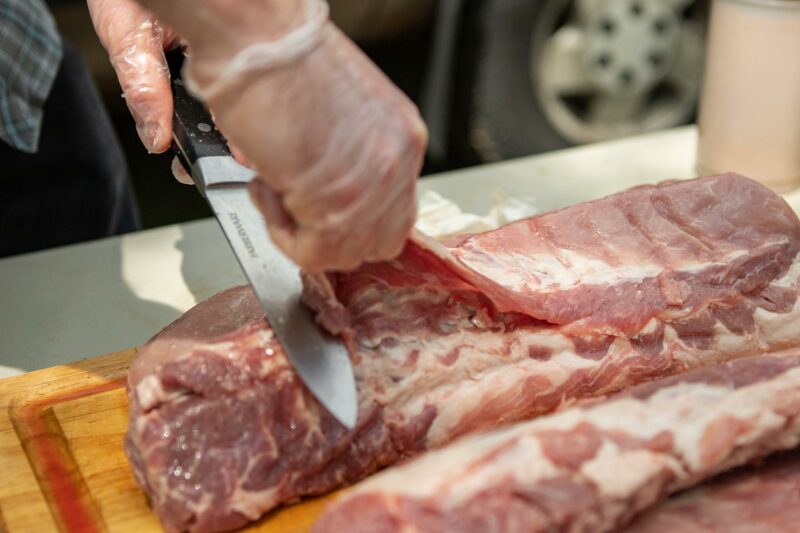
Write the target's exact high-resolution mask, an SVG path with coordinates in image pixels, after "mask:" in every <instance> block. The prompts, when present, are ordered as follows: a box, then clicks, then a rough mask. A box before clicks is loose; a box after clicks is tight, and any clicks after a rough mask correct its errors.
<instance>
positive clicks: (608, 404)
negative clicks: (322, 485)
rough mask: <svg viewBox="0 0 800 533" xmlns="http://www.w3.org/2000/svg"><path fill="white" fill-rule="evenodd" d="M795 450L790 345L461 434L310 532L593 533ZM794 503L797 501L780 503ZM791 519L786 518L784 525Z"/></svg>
mask: <svg viewBox="0 0 800 533" xmlns="http://www.w3.org/2000/svg"><path fill="white" fill-rule="evenodd" d="M798 444H800V350H797V349H795V350H792V351H790V352H786V353H782V354H775V355H761V356H757V357H750V358H744V359H739V360H737V361H733V362H728V363H725V364H723V365H721V366H719V367H716V368H709V369H697V370H694V371H692V372H689V373H687V374H684V375H681V376H677V377H675V378H668V379H664V380H659V381H655V382H651V383H649V384H646V385H644V386H643V387H640V388H634V389H633V390H632V391H630V392H629V393H622V394H621V395H620V396H617V397H615V398H612V399H610V400H606V401H604V402H600V403H597V404H595V405H592V406H590V407H585V408H577V407H576V408H572V409H568V410H565V411H562V412H561V413H558V414H554V415H550V416H545V417H542V418H539V419H537V420H533V421H529V422H523V423H520V424H517V425H515V426H512V427H510V428H506V429H501V430H496V431H494V432H489V433H485V434H482V435H477V436H469V437H465V438H463V439H460V440H459V441H457V442H455V443H453V444H451V445H449V446H446V447H445V448H442V449H440V450H436V451H432V452H429V453H428V454H426V455H424V456H423V457H420V458H419V459H417V460H415V461H411V462H409V463H407V464H405V465H403V466H399V467H395V468H393V469H390V470H387V471H386V472H384V473H382V474H378V475H377V476H375V477H373V478H371V479H369V480H367V481H365V482H363V483H361V484H360V485H357V486H356V487H355V488H354V489H352V490H350V491H348V492H346V493H345V494H344V495H343V496H342V497H340V498H339V499H338V500H337V501H336V502H335V503H334V504H332V505H331V506H329V508H328V510H327V511H326V512H325V514H323V516H322V518H321V519H320V520H319V521H318V522H317V524H315V526H314V528H313V532H314V533H329V532H330V533H333V532H340V531H348V532H350V533H362V532H363V533H367V532H369V533H391V532H398V533H400V532H411V531H413V532H419V533H423V532H424V533H436V532H446V531H458V532H460V533H471V532H475V533H494V532H498V533H499V532H502V533H516V532H520V533H523V532H524V533H536V532H550V531H570V532H576V533H577V532H593V533H602V532H605V531H613V530H616V529H617V528H619V527H620V526H622V525H624V524H626V523H627V522H628V521H630V520H631V519H632V518H633V517H634V516H635V515H636V514H637V513H638V512H641V511H642V510H644V509H647V508H648V507H650V506H652V505H654V504H655V503H657V502H658V501H659V500H661V499H662V498H663V497H664V496H665V495H667V494H669V493H672V492H675V491H678V490H680V489H683V488H686V487H689V486H692V485H695V484H697V483H699V482H701V481H702V480H704V479H707V478H710V477H711V476H713V475H715V474H717V473H719V472H723V471H725V470H727V469H729V468H732V467H736V466H739V465H742V464H744V463H747V462H749V461H752V460H755V459H758V458H761V457H764V456H766V455H767V454H769V453H771V452H775V451H779V450H788V449H793V448H795V447H796V446H798ZM796 481H797V480H796V479H795V480H794V483H796ZM776 483H777V484H779V485H783V486H787V485H788V486H789V487H791V486H792V482H791V481H789V482H788V483H787V482H786V480H780V481H776ZM755 485H758V482H755ZM737 489H743V490H742V492H744V493H746V492H747V490H748V489H746V488H744V487H743V486H741V485H739V486H738V487H736V489H734V490H730V488H729V490H728V491H727V494H726V495H727V496H728V497H730V496H731V495H732V494H733V493H734V492H735V491H736V490H737ZM751 489H752V487H751ZM716 492H717V494H716V495H717V496H719V494H720V493H721V492H722V493H725V488H724V487H723V488H722V489H719V488H718V489H717V490H716ZM742 492H740V493H739V495H740V496H741V494H742ZM792 499H794V500H796V499H797V495H791V494H789V495H785V496H784V498H783V499H782V501H787V502H788V501H791V500H792ZM679 501H680V499H678V500H675V502H679ZM715 503H716V504H717V505H718V506H722V505H723V501H722V500H721V499H719V498H718V499H717V500H716V502H715ZM670 505H671V506H672V507H673V509H674V508H675V506H676V505H679V503H671V504H668V506H667V507H669V506H670ZM690 505H691V504H690ZM751 507H752V506H748V505H741V502H740V509H739V511H738V513H737V514H738V516H739V517H740V518H741V519H745V518H747V517H749V516H750V515H749V514H748V513H747V510H748V509H749V508H751ZM684 508H685V506H684ZM791 514H794V516H797V511H794V512H793V513H792V511H786V512H785V513H784V517H786V516H789V515H791ZM673 515H678V516H685V515H682V513H681V512H671V513H670V512H667V514H666V515H665V514H664V513H660V512H659V511H658V510H656V511H655V512H654V516H655V520H656V521H659V520H660V522H659V524H665V523H667V522H666V521H668V520H669V519H670V518H671V517H673ZM687 522H688V523H687ZM687 522H683V524H684V525H691V524H695V523H696V522H695V521H692V520H687ZM679 523H680V522H679ZM742 524H744V522H743V523H742ZM753 525H755V524H753ZM796 525H797V522H795V526H796ZM696 530H697V529H691V528H688V527H687V528H680V527H677V528H671V529H670V528H665V529H658V527H656V528H655V529H643V530H641V529H640V530H639V531H696ZM712 531H715V530H712ZM720 531H729V530H725V529H721V530H720ZM748 531H753V529H749V530H748Z"/></svg>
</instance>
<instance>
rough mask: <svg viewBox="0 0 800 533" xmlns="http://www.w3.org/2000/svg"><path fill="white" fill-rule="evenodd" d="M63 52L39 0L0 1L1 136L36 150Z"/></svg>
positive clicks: (49, 15) (48, 13) (1, 138)
mask: <svg viewBox="0 0 800 533" xmlns="http://www.w3.org/2000/svg"><path fill="white" fill-rule="evenodd" d="M61 56H62V43H61V38H60V37H59V34H58V30H57V29H56V24H55V21H54V20H53V17H52V15H51V14H50V12H49V10H48V9H47V6H46V5H45V4H44V2H43V1H42V0H0V140H2V141H3V142H5V143H6V144H8V145H10V146H12V147H13V148H16V149H18V150H22V151H24V152H27V153H34V152H36V150H37V148H38V144H39V135H40V132H41V127H42V114H43V109H44V103H45V101H46V100H47V96H48V94H49V93H50V89H51V87H52V86H53V80H54V79H55V76H56V73H57V72H58V66H59V63H60V62H61ZM0 177H2V176H0Z"/></svg>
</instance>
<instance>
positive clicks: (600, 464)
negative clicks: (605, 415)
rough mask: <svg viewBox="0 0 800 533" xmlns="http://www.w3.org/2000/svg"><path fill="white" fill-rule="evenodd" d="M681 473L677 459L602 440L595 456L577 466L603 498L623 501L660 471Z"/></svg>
mask: <svg viewBox="0 0 800 533" xmlns="http://www.w3.org/2000/svg"><path fill="white" fill-rule="evenodd" d="M665 470H668V471H673V472H676V473H678V474H680V473H681V470H682V468H681V465H680V462H679V461H675V460H674V459H672V458H670V457H665V456H662V455H658V454H656V453H653V452H651V451H650V450H641V449H634V450H629V451H626V450H620V449H619V447H618V446H616V445H615V444H613V443H611V442H608V441H605V442H604V443H603V445H602V447H601V448H600V451H599V452H598V453H597V455H596V456H595V457H594V459H592V460H590V461H587V462H586V463H585V464H584V465H583V466H582V467H581V469H580V473H581V475H583V476H584V477H585V478H586V479H588V480H590V481H592V482H594V484H595V485H596V486H597V487H598V489H599V490H600V491H601V492H602V493H603V495H604V496H605V497H609V498H612V499H619V500H622V499H624V498H626V497H627V496H628V495H630V494H633V493H634V492H635V491H637V490H640V489H641V488H642V487H645V486H647V484H648V483H649V482H650V481H651V480H652V479H654V478H656V477H657V476H658V475H659V474H660V473H662V472H663V471H665Z"/></svg>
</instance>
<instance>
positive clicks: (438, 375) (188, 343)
mask: <svg viewBox="0 0 800 533" xmlns="http://www.w3.org/2000/svg"><path fill="white" fill-rule="evenodd" d="M798 249H800V221H798V219H797V217H796V216H795V214H794V213H793V212H792V210H791V209H790V208H789V207H788V205H787V204H786V203H785V202H784V201H783V200H782V199H781V198H780V197H778V196H777V195H775V194H774V193H772V192H770V191H769V190H767V189H766V188H764V187H762V186H760V185H758V184H756V183H755V182H753V181H750V180H748V179H746V178H743V177H741V176H736V175H723V176H713V177H706V178H700V179H697V180H693V181H687V182H676V183H667V184H662V185H659V186H651V187H641V188H636V189H632V190H629V191H626V192H623V193H620V194H617V195H614V196H610V197H608V198H605V199H602V200H598V201H595V202H590V203H585V204H581V205H577V206H574V207H569V208H566V209H563V210H560V211H555V212H552V213H548V214H545V215H542V216H538V217H535V218H531V219H526V220H522V221H519V222H516V223H512V224H510V225H507V226H505V227H502V228H500V229H497V230H495V231H490V232H487V233H482V234H477V235H471V236H466V237H463V238H459V239H456V240H454V241H451V242H448V243H444V244H443V243H439V242H434V241H431V240H430V239H427V238H425V237H424V236H422V235H419V234H417V235H415V236H414V237H413V238H412V240H410V241H409V243H408V245H407V246H406V248H405V250H404V251H403V253H402V254H401V256H400V257H398V258H397V259H396V260H394V261H389V262H384V263H378V264H369V265H364V266H362V267H361V268H359V269H358V270H356V271H354V272H350V273H332V274H328V275H325V276H321V275H314V276H312V275H308V276H306V279H305V282H306V297H307V301H308V302H309V303H310V305H312V307H314V308H315V309H316V310H317V312H318V318H319V320H320V322H321V323H322V324H323V325H324V326H325V327H326V328H328V329H329V330H330V331H331V332H332V333H335V334H340V335H342V337H343V338H344V339H345V341H346V342H347V344H348V346H349V349H350V353H351V358H352V361H353V363H354V367H355V372H356V378H357V382H358V388H359V399H360V408H359V409H360V411H359V419H358V424H357V427H356V428H355V430H353V431H348V430H346V429H345V428H343V427H342V426H341V425H339V424H338V423H337V422H336V421H335V420H334V419H333V418H332V417H331V416H330V414H329V413H327V412H326V411H325V410H324V408H322V407H321V406H320V405H319V404H318V403H317V402H316V401H315V400H314V399H313V398H312V397H311V395H310V394H309V393H308V391H307V390H306V389H305V388H304V387H303V385H302V383H301V382H300V381H299V379H298V378H297V376H296V375H295V374H294V372H293V371H292V369H291V368H290V367H289V365H288V363H287V361H286V358H285V356H284V354H283V352H282V350H281V346H280V345H279V344H278V343H277V342H276V341H275V340H274V338H273V336H272V334H271V331H270V328H269V324H267V322H266V321H265V320H264V317H263V315H262V313H261V311H260V309H259V305H258V302H257V301H256V299H255V297H254V296H253V294H252V293H251V291H250V289H249V288H247V287H239V288H234V289H230V290H228V291H225V292H223V293H220V294H218V295H217V296H214V297H213V298H211V299H209V300H207V301H205V302H203V303H201V304H199V305H198V306H196V307H195V308H194V309H192V310H190V311H189V312H187V313H186V314H185V315H184V316H183V317H181V318H180V319H179V320H177V321H176V322H175V323H173V324H172V325H170V326H168V327H167V328H165V329H164V330H163V331H162V332H161V333H159V334H158V335H156V336H155V337H154V338H153V339H152V340H151V341H150V342H149V343H148V344H147V345H146V346H145V347H144V348H142V349H141V350H140V352H139V355H138V356H137V358H136V360H135V361H134V363H133V365H132V367H131V371H130V374H129V399H130V406H131V410H130V426H129V431H128V435H127V441H126V448H127V452H128V455H129V457H130V460H131V462H132V464H133V467H134V470H135V473H136V476H137V479H138V481H139V483H140V484H141V485H142V486H143V487H144V488H145V490H146V491H147V493H148V494H149V495H150V497H151V500H152V503H153V506H154V508H155V510H156V511H157V513H158V514H159V516H160V517H161V520H162V523H163V524H164V526H165V527H166V528H167V529H169V530H183V529H191V530H196V531H210V530H221V529H230V528H234V527H237V526H240V525H242V524H244V523H246V522H247V521H248V520H253V519H256V518H258V517H259V516H260V515H261V514H262V513H264V512H265V511H268V510H270V509H272V508H274V507H275V506H277V505H280V504H281V503H285V502H290V501H294V500H297V499H298V498H300V497H302V496H306V495H313V494H320V493H323V492H326V491H330V490H332V489H334V488H336V487H340V486H343V485H347V484H350V483H353V482H355V481H358V480H360V479H362V478H364V477H366V476H368V475H369V474H371V473H373V472H375V471H377V470H378V469H380V468H382V467H384V466H387V465H391V464H392V463H395V462H397V461H399V460H401V459H403V458H406V457H409V456H413V455H416V454H419V453H420V452H422V451H424V450H427V449H430V448H435V447H438V446H441V445H443V444H445V443H447V442H449V441H451V440H452V439H454V438H455V437H457V436H459V435H463V434H465V433H468V432H473V431H476V430H485V429H489V428H493V427H496V426H500V425H503V424H507V423H509V422H514V421H519V420H523V419H528V418H530V417H533V416H535V415H540V414H543V413H547V412H551V411H553V410H555V409H557V408H559V407H561V406H564V405H566V404H569V403H572V402H574V401H576V400H579V399H582V398H588V397H598V396H601V395H605V394H608V393H611V392H614V391H617V390H620V389H623V388H625V387H628V386H630V385H634V384H636V383H640V382H643V381H645V380H650V379H653V378H658V377H661V376H665V375H670V374H675V373H679V372H682V371H684V370H688V369H691V368H696V367H701V366H708V365H712V364H716V363H720V362H724V361H727V360H732V359H735V358H738V357H741V356H745V355H753V354H757V353H761V352H767V351H773V350H778V349H782V348H786V347H790V346H793V345H796V344H800V338H799V337H800V336H799V335H798V333H799V332H798V329H800V326H798V324H800V321H798V318H800V306H798V304H797V296H798V290H799V287H800V285H799V284H800V260H799V259H798Z"/></svg>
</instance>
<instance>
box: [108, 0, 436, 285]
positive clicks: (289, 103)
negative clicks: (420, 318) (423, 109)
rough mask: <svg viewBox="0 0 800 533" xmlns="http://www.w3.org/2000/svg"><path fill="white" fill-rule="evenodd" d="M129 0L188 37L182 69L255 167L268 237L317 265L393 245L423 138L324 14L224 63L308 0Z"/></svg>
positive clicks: (409, 213)
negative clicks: (308, 33) (258, 51)
mask: <svg viewBox="0 0 800 533" xmlns="http://www.w3.org/2000/svg"><path fill="white" fill-rule="evenodd" d="M98 1H99V0H98ZM139 1H140V2H141V3H142V4H143V5H145V6H146V7H147V8H148V9H151V10H152V11H153V12H154V13H156V14H157V15H158V16H159V17H160V18H161V19H162V20H164V21H166V22H167V23H169V24H170V25H171V26H172V27H174V28H175V29H176V30H177V31H178V32H179V33H180V35H181V36H183V37H184V38H186V40H187V41H188V45H189V47H190V49H191V51H192V53H191V55H190V57H189V60H188V63H187V67H186V71H185V72H186V73H187V74H188V75H189V77H190V78H191V80H192V81H193V82H194V84H193V85H194V87H195V88H196V89H198V91H197V92H198V94H199V95H200V96H205V100H206V104H208V105H209V107H210V109H211V111H212V112H213V113H214V116H215V120H216V122H217V124H218V126H219V127H220V129H221V130H222V131H223V132H224V133H225V134H226V137H227V138H228V139H229V140H230V141H231V142H232V143H233V144H235V145H236V146H237V147H238V148H239V149H240V150H241V151H242V152H243V154H244V156H245V157H246V158H247V159H249V160H250V161H251V162H252V163H253V165H254V167H255V168H256V170H257V171H258V172H259V174H260V176H259V178H258V179H256V180H255V181H254V182H253V184H252V186H251V193H252V195H253V198H254V200H255V201H256V203H257V205H258V206H259V207H260V209H261V210H262V211H263V212H264V215H265V217H266V220H267V225H268V227H269V230H270V233H271V235H272V237H273V239H274V240H275V241H276V243H277V244H278V246H280V247H281V248H282V249H283V250H284V251H285V252H286V253H287V254H288V255H289V256H290V257H292V258H293V259H294V260H295V261H296V262H297V263H298V264H299V265H300V266H302V267H304V268H306V269H308V270H316V271H319V270H330V269H337V270H347V269H352V268H355V267H356V266H358V265H359V264H360V263H361V262H362V261H377V260H385V259H390V258H392V257H394V256H396V255H397V254H399V252H400V251H401V250H402V247H403V244H404V242H405V240H406V238H407V236H408V234H409V232H410V230H411V227H412V226H413V223H414V218H415V209H416V205H415V204H416V202H415V190H416V179H417V177H418V174H419V171H420V167H421V164H422V157H423V155H424V149H425V143H426V131H425V127H424V125H423V123H422V121H421V119H420V117H419V114H418V112H417V110H416V108H415V107H414V105H413V104H412V103H411V102H410V101H409V100H408V99H407V98H406V97H405V96H404V95H403V94H402V93H401V92H400V91H399V90H398V89H397V88H396V87H395V86H394V85H392V83H391V82H390V81H389V80H388V79H387V78H386V77H385V76H384V75H383V74H382V73H381V72H380V71H379V70H378V69H377V67H375V65H373V64H372V63H371V62H370V61H369V59H367V57H366V56H365V55H364V54H363V53H361V51H360V50H358V48H357V47H356V46H355V45H354V44H353V43H351V42H350V41H349V40H348V39H347V38H346V37H345V36H344V35H343V34H342V33H341V32H340V31H339V30H338V29H336V28H335V27H334V26H333V25H332V24H331V23H325V24H324V25H321V26H320V27H321V30H320V32H318V33H317V34H316V36H315V38H316V39H317V40H316V41H313V46H309V47H307V48H306V49H304V50H303V49H302V48H303V45H302V42H301V45H300V46H299V49H301V53H298V52H297V50H298V47H297V46H294V51H291V50H288V49H287V50H283V49H280V50H278V48H280V47H279V46H278V48H276V49H275V50H272V51H271V52H269V53H271V54H272V56H270V57H272V60H271V61H272V62H271V63H270V61H269V60H268V61H267V63H268V65H266V66H265V65H262V66H261V67H260V68H254V69H249V70H248V69H247V68H245V69H243V70H242V69H240V70H238V71H237V70H236V69H234V70H231V67H230V65H231V62H232V61H234V58H239V59H241V57H242V54H241V53H242V50H245V49H247V48H248V47H250V46H252V45H254V44H256V43H263V42H276V41H278V42H281V43H285V42H286V41H287V40H288V41H292V39H293V37H291V36H292V34H293V33H297V32H298V31H302V29H304V28H307V27H308V24H309V22H308V21H309V20H313V17H314V16H315V14H318V13H319V2H318V0H235V1H233V2H231V1H230V0H225V1H223V0H171V1H170V2H162V1H158V0H139ZM287 35H288V36H289V37H287ZM296 41H297V39H295V45H297V42H296ZM300 41H302V38H301V39H300ZM309 42H311V41H309ZM291 47H292V46H291V43H290V46H289V48H291ZM284 52H285V53H284ZM269 53H268V54H267V55H268V56H269ZM281 54H283V56H281ZM276 58H277V59H276ZM261 59H263V57H262V58H261ZM233 64H234V65H235V64H237V63H236V62H234V63H233Z"/></svg>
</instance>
